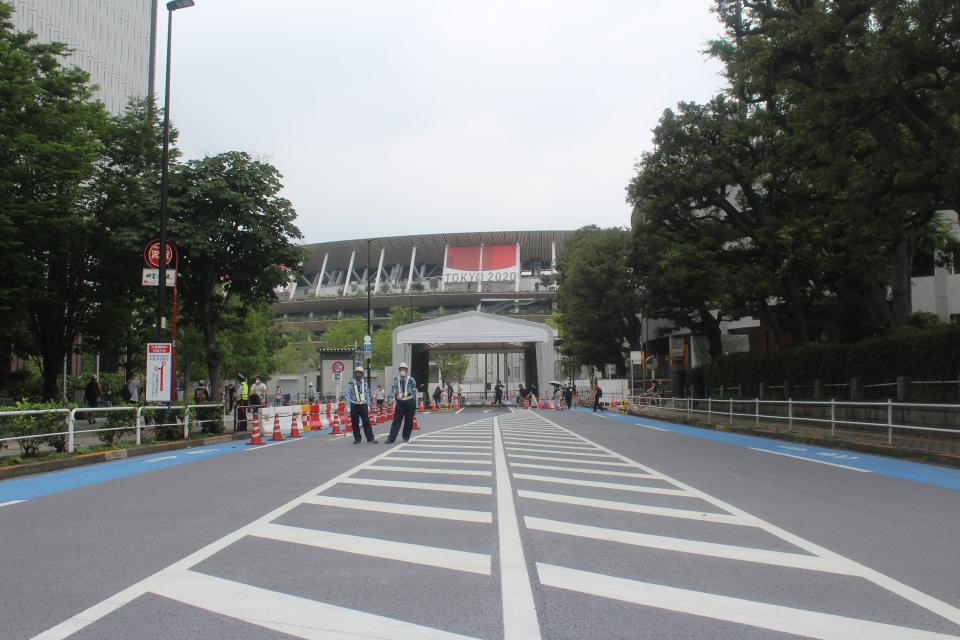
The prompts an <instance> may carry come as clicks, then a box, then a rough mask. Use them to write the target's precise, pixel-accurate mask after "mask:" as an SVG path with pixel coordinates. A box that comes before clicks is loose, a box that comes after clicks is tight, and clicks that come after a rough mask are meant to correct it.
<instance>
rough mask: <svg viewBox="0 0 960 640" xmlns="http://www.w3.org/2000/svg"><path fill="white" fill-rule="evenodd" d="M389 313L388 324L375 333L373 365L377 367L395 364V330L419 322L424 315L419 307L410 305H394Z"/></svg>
mask: <svg viewBox="0 0 960 640" xmlns="http://www.w3.org/2000/svg"><path fill="white" fill-rule="evenodd" d="M388 315H389V320H388V321H387V325H386V326H385V327H383V328H381V329H379V330H378V331H376V332H375V333H374V334H373V358H372V359H371V366H373V367H374V368H376V369H379V368H381V367H389V366H390V365H391V364H393V330H394V329H396V328H397V327H402V326H403V325H405V324H410V323H412V322H419V321H420V320H421V319H422V317H423V314H422V313H421V312H420V310H419V309H411V308H410V307H392V308H391V309H390V311H389V312H388Z"/></svg>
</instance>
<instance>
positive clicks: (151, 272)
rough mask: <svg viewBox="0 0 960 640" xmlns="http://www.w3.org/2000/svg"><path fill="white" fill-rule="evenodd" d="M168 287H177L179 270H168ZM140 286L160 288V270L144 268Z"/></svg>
mask: <svg viewBox="0 0 960 640" xmlns="http://www.w3.org/2000/svg"><path fill="white" fill-rule="evenodd" d="M165 275H166V279H167V287H175V286H177V270H176V269H167V271H166V274H165ZM140 284H142V285H143V286H145V287H157V286H160V269H153V268H150V267H144V268H143V270H142V275H141V277H140Z"/></svg>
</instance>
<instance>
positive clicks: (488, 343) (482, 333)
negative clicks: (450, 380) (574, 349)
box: [393, 311, 557, 393]
mask: <svg viewBox="0 0 960 640" xmlns="http://www.w3.org/2000/svg"><path fill="white" fill-rule="evenodd" d="M556 336H557V332H556V330H554V329H553V328H551V327H550V326H548V325H546V324H543V323H540V322H530V321H528V320H519V319H517V318H509V317H506V316H500V315H495V314H492V313H483V312H480V311H468V312H466V313H458V314H454V315H450V316H443V317H440V318H434V319H431V320H424V321H422V322H415V323H413V324H408V325H404V326H402V327H397V328H396V329H394V330H393V370H394V371H396V369H397V366H398V365H399V364H400V362H401V361H407V362H411V361H412V360H413V348H414V346H416V345H419V346H422V347H423V348H426V349H429V350H435V351H461V352H469V353H483V352H501V353H506V352H516V351H523V352H527V353H531V351H532V353H534V354H535V356H536V364H537V369H536V370H537V380H525V381H524V382H526V384H531V383H533V384H536V385H537V388H538V389H540V390H541V393H543V391H542V390H543V389H549V386H548V385H549V381H550V380H551V379H552V377H553V372H554V362H555V360H556V356H555V352H554V347H553V342H554V340H555V339H556Z"/></svg>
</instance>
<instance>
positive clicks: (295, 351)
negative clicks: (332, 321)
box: [275, 328, 320, 373]
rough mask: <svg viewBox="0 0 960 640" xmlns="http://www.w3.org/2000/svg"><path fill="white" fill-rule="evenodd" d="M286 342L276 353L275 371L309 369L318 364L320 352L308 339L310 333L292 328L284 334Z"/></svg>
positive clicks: (290, 371) (289, 371)
mask: <svg viewBox="0 0 960 640" xmlns="http://www.w3.org/2000/svg"><path fill="white" fill-rule="evenodd" d="M284 339H285V340H286V344H285V345H284V346H283V347H281V349H280V350H279V351H278V352H277V354H276V358H275V360H276V368H277V371H284V372H287V373H292V372H294V371H301V370H303V371H310V370H313V369H316V368H317V367H319V366H320V352H319V351H318V350H317V345H315V344H314V343H313V340H311V339H310V334H309V333H307V332H306V331H304V330H303V329H300V328H293V329H290V330H288V331H287V332H286V334H285V335H284Z"/></svg>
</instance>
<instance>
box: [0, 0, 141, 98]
mask: <svg viewBox="0 0 960 640" xmlns="http://www.w3.org/2000/svg"><path fill="white" fill-rule="evenodd" d="M12 4H13V10H14V13H13V25H14V28H15V29H17V30H19V31H32V32H34V33H36V34H37V36H38V38H39V40H40V41H42V42H63V43H65V44H67V45H68V46H70V47H71V48H72V49H73V50H74V51H73V53H71V54H70V56H69V57H68V58H67V59H66V63H67V64H73V65H76V66H78V67H80V68H81V69H83V70H84V71H86V72H87V73H89V74H90V82H91V83H92V84H95V85H97V86H98V87H99V89H98V91H97V93H96V97H97V99H99V100H101V101H102V102H103V103H104V104H105V105H106V107H107V109H109V110H110V111H111V112H112V113H120V112H121V111H123V109H124V107H125V106H126V104H127V102H128V101H129V100H130V98H135V97H138V98H143V97H146V95H147V85H148V76H149V72H150V68H149V67H150V45H151V33H152V31H153V28H152V20H151V13H152V9H153V0H12Z"/></svg>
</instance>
